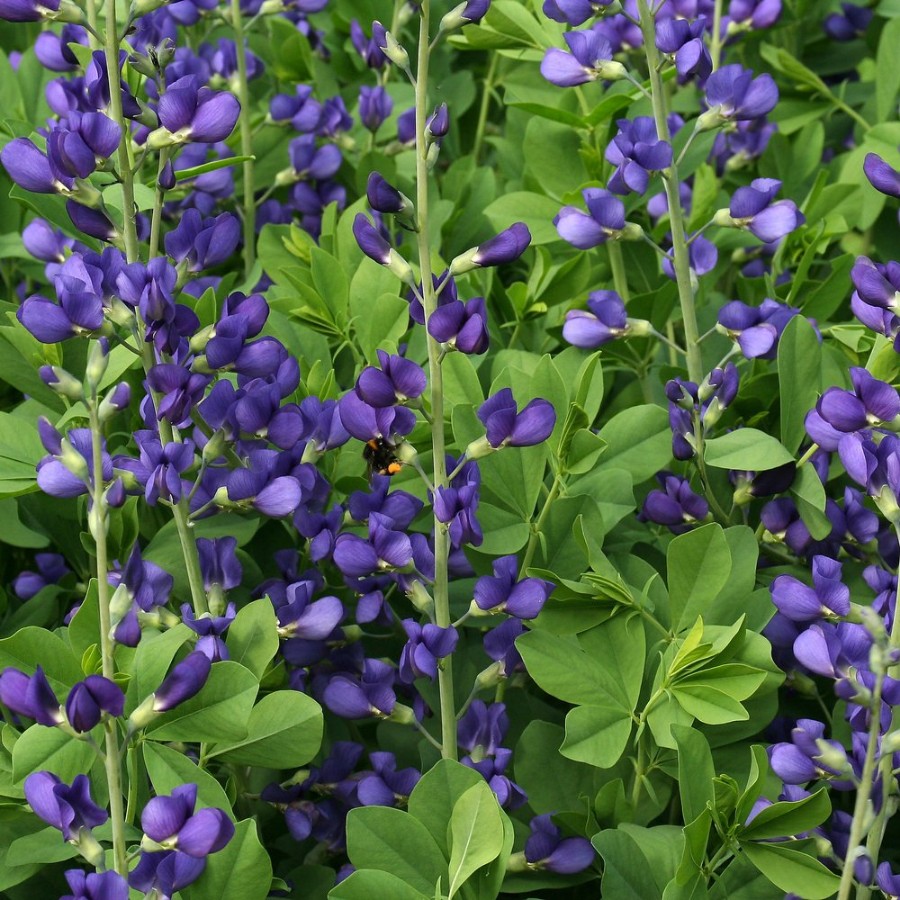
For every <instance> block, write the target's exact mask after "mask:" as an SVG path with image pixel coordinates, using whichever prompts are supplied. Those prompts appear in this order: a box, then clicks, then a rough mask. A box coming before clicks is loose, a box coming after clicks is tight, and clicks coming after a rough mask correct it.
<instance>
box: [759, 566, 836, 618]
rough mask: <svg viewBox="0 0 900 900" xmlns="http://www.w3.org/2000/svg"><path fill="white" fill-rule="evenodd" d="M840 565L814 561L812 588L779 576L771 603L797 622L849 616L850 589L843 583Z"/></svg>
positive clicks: (791, 578) (773, 589)
mask: <svg viewBox="0 0 900 900" xmlns="http://www.w3.org/2000/svg"><path fill="white" fill-rule="evenodd" d="M841 569H842V566H841V563H839V562H837V561H836V560H833V559H829V558H828V557H827V556H814V557H813V560H812V570H813V587H809V586H808V585H805V584H804V583H803V582H802V581H798V580H797V579H796V578H794V577H793V576H792V575H779V576H778V577H777V578H776V579H775V581H774V582H773V583H772V588H771V591H772V602H773V603H774V604H775V606H776V607H777V608H778V611H779V612H780V613H781V614H782V615H783V616H787V617H788V618H789V619H792V620H793V621H795V622H812V621H815V620H816V619H821V618H823V617H836V616H846V615H847V613H849V612H850V589H849V588H848V587H847V585H845V584H844V583H843V582H842V581H841Z"/></svg>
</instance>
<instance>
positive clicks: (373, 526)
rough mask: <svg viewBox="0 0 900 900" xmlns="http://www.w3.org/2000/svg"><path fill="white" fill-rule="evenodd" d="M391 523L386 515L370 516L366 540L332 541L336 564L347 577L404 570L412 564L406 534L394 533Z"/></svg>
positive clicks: (352, 537) (346, 536) (350, 536)
mask: <svg viewBox="0 0 900 900" xmlns="http://www.w3.org/2000/svg"><path fill="white" fill-rule="evenodd" d="M393 524H394V523H393V522H392V521H391V520H390V519H389V518H388V517H387V516H384V515H382V514H381V513H376V512H373V513H371V514H370V515H369V537H368V540H364V539H363V538H361V537H358V536H357V535H355V534H342V535H340V536H339V537H338V539H337V541H335V545H334V562H335V565H336V566H337V567H338V568H339V569H340V570H341V572H343V574H344V575H346V576H347V577H349V578H361V577H363V576H365V575H371V574H372V573H373V572H384V571H391V570H394V569H406V568H407V567H408V566H409V565H410V564H411V563H412V559H413V553H412V545H411V544H410V539H409V537H408V535H406V534H405V533H404V532H403V531H397V530H394V528H393V527H392V526H393Z"/></svg>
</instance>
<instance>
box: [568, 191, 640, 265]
mask: <svg viewBox="0 0 900 900" xmlns="http://www.w3.org/2000/svg"><path fill="white" fill-rule="evenodd" d="M581 195H582V196H583V197H584V202H585V204H587V208H588V211H587V213H584V212H582V211H581V210H580V209H578V208H577V207H575V206H564V207H563V208H562V209H561V210H560V211H559V215H558V216H556V218H555V219H554V220H553V224H554V225H555V226H556V230H557V231H558V232H559V236H560V237H561V238H562V239H563V240H564V241H568V242H569V243H570V244H571V245H572V246H573V247H577V248H578V249H579V250H589V249H590V248H591V247H596V246H598V245H599V244H605V243H606V242H607V241H609V240H613V241H615V240H619V239H620V238H621V237H622V235H623V232H624V231H625V228H626V222H625V205H624V204H623V203H622V201H621V200H619V198H618V197H614V196H613V195H612V194H611V193H610V192H609V191H605V190H602V189H601V188H585V189H584V190H583V191H582V192H581Z"/></svg>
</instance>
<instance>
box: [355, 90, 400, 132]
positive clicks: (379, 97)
mask: <svg viewBox="0 0 900 900" xmlns="http://www.w3.org/2000/svg"><path fill="white" fill-rule="evenodd" d="M393 109H394V101H393V100H392V99H391V98H390V95H389V94H388V93H387V91H386V90H385V89H384V88H383V87H381V86H380V85H379V86H377V87H369V86H368V85H363V86H362V87H361V88H360V89H359V120H360V122H362V124H363V125H364V126H365V127H366V128H367V129H368V130H369V131H371V132H372V134H374V133H375V132H376V131H378V129H379V128H380V127H381V125H382V124H383V123H384V120H385V119H387V117H388V116H389V115H390V114H391V112H392V111H393Z"/></svg>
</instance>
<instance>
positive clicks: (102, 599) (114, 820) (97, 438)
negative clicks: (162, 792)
mask: <svg viewBox="0 0 900 900" xmlns="http://www.w3.org/2000/svg"><path fill="white" fill-rule="evenodd" d="M97 407H98V400H97V393H96V390H95V391H94V396H93V397H92V398H91V403H90V422H91V456H92V466H93V473H92V474H93V477H92V480H91V501H92V504H93V506H92V509H91V513H90V514H89V515H90V517H92V518H93V522H94V527H93V528H89V530H90V531H92V532H93V533H94V534H93V537H94V545H95V549H96V554H97V557H96V558H97V605H98V607H99V610H100V657H101V660H102V666H103V669H102V671H103V677H104V678H108V679H109V680H110V681H112V680H113V677H114V676H115V674H116V664H115V660H114V659H113V650H114V648H113V641H112V637H111V636H110V631H111V622H110V613H109V601H110V596H109V580H108V575H107V571H108V567H109V559H108V556H107V550H106V528H107V522H106V511H107V508H106V499H105V498H104V496H103V490H104V485H103V429H102V427H101V423H100V416H99V415H98V413H97ZM103 730H104V733H105V738H106V754H105V756H104V759H103V763H104V767H105V769H106V783H107V786H108V788H109V819H110V825H111V827H112V839H113V857H114V860H115V869H116V871H117V872H118V873H119V874H120V875H122V876H127V875H128V864H127V863H126V861H125V812H124V808H123V804H122V779H121V772H120V769H119V766H120V762H121V761H120V758H119V732H118V725H117V724H116V720H115V719H113V718H107V720H106V721H105V722H104V725H103Z"/></svg>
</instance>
